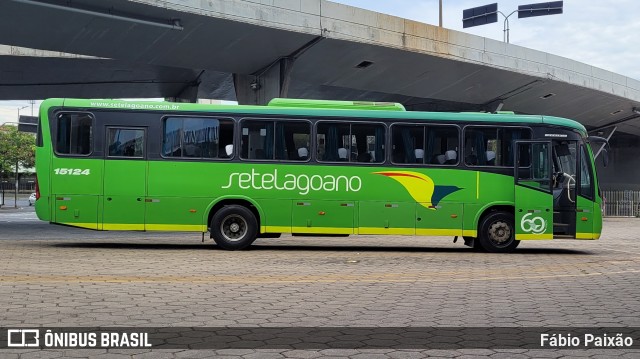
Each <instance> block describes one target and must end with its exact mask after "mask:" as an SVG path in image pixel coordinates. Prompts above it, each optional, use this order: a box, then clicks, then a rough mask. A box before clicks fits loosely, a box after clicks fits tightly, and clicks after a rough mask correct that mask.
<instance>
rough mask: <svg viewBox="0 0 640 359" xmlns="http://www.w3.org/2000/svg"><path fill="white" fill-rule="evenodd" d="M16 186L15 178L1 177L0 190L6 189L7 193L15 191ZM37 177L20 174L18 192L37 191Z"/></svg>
mask: <svg viewBox="0 0 640 359" xmlns="http://www.w3.org/2000/svg"><path fill="white" fill-rule="evenodd" d="M15 188H16V180H15V178H0V191H4V193H5V194H7V193H13V191H15ZM35 188H36V178H35V177H33V176H20V178H19V179H18V192H19V193H31V192H35Z"/></svg>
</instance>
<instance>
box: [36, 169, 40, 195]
mask: <svg viewBox="0 0 640 359" xmlns="http://www.w3.org/2000/svg"><path fill="white" fill-rule="evenodd" d="M39 199H40V187H39V186H38V175H36V201H37V200H39Z"/></svg>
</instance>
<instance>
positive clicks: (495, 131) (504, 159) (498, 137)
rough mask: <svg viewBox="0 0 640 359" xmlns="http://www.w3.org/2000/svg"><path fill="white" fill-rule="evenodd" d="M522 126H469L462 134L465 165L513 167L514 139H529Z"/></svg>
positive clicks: (529, 135)
mask: <svg viewBox="0 0 640 359" xmlns="http://www.w3.org/2000/svg"><path fill="white" fill-rule="evenodd" d="M530 138H531V132H530V131H529V130H528V129H524V128H509V127H506V128H492V127H488V126H469V127H467V128H466V129H465V134H464V150H465V151H464V153H465V156H464V160H465V163H466V164H467V166H500V167H513V160H514V156H515V148H514V147H513V143H514V141H517V140H524V139H530Z"/></svg>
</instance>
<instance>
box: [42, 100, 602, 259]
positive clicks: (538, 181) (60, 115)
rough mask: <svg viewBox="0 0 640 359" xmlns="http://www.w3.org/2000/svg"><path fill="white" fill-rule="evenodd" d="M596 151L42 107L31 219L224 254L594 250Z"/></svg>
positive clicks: (318, 110)
mask: <svg viewBox="0 0 640 359" xmlns="http://www.w3.org/2000/svg"><path fill="white" fill-rule="evenodd" d="M590 142H593V139H592V138H591V137H588V136H587V131H586V129H585V128H584V127H583V126H582V125H581V124H579V123H578V122H575V121H572V120H568V119H562V118H557V117H548V116H533V115H515V114H513V113H437V112H417V111H416V112H414V111H405V109H404V107H403V106H402V105H401V104H395V103H375V102H351V101H321V100H296V99H274V100H272V101H271V102H270V103H269V104H268V105H267V106H236V105H204V104H192V103H171V102H130V101H120V100H91V99H49V100H46V101H44V102H43V103H42V105H41V107H40V114H39V126H38V136H37V146H36V172H37V182H38V183H37V184H38V185H37V198H38V199H37V201H36V203H35V207H36V212H37V215H38V218H40V219H41V220H43V221H48V222H50V223H56V224H63V225H68V226H75V227H82V228H89V229H93V230H136V231H193V232H201V233H203V238H204V233H206V232H209V233H210V236H211V237H212V238H213V239H214V241H215V242H216V243H217V244H218V245H219V246H220V247H222V248H224V249H231V250H233V249H243V248H246V247H248V246H250V245H251V244H252V243H253V242H254V240H255V239H256V238H259V237H264V238H273V237H278V236H279V235H280V234H281V233H292V234H294V235H340V236H346V235H351V234H361V235H379V234H392V235H418V236H452V237H455V239H457V238H458V237H462V238H463V239H464V243H465V244H466V245H468V246H473V247H474V248H478V249H483V250H486V251H489V252H509V251H512V250H514V249H515V248H516V246H517V245H518V244H519V243H520V241H521V240H535V239H547V240H550V239H555V238H575V239H598V238H599V237H600V233H601V228H602V214H601V204H602V196H601V194H600V191H599V187H598V180H597V177H596V172H595V165H594V155H593V152H592V149H591V146H590Z"/></svg>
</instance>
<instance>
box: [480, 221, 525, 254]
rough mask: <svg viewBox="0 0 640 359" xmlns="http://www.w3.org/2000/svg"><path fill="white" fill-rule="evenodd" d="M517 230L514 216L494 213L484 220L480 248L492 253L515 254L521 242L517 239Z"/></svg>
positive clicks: (481, 226) (481, 228)
mask: <svg viewBox="0 0 640 359" xmlns="http://www.w3.org/2000/svg"><path fill="white" fill-rule="evenodd" d="M515 235H516V229H515V226H514V218H513V214H511V213H507V212H493V213H491V214H489V215H487V216H486V217H484V219H483V220H482V223H480V231H479V233H478V240H479V242H480V246H482V249H484V250H485V251H487V252H491V253H509V252H513V251H514V250H515V249H516V247H518V244H520V241H517V240H516V239H515Z"/></svg>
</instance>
